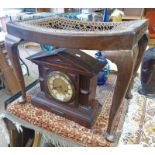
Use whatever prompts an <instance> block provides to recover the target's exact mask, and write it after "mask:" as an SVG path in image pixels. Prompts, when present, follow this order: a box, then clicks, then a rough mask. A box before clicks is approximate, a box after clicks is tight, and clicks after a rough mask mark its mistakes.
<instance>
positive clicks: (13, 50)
mask: <svg viewBox="0 0 155 155" xmlns="http://www.w3.org/2000/svg"><path fill="white" fill-rule="evenodd" d="M20 42H21V39H20V38H17V37H14V36H11V35H7V36H6V38H5V44H6V48H7V51H8V54H9V58H10V60H11V62H12V65H13V69H14V72H15V75H16V77H17V80H18V83H19V86H20V90H21V93H22V97H21V98H20V100H19V102H20V103H24V102H25V101H26V89H25V82H24V77H23V73H22V69H21V65H20V61H19V51H18V45H19V43H20Z"/></svg>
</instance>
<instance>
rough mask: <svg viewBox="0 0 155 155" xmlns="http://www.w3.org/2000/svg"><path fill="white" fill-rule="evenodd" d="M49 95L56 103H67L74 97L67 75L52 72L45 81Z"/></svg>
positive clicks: (73, 90) (71, 84) (72, 86)
mask: <svg viewBox="0 0 155 155" xmlns="http://www.w3.org/2000/svg"><path fill="white" fill-rule="evenodd" d="M47 85H48V90H49V93H50V95H51V96H52V97H53V98H55V99H56V100H58V101H61V102H69V101H70V100H71V99H72V98H73V95H74V92H75V89H74V85H73V83H72V81H71V79H70V78H69V76H68V75H66V74H64V73H62V72H59V71H53V72H51V73H50V74H49V75H48V80H47Z"/></svg>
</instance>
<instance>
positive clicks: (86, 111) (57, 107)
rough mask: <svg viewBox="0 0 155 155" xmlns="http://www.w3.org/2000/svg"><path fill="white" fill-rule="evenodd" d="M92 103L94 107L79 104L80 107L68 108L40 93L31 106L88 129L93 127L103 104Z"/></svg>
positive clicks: (32, 100)
mask: <svg viewBox="0 0 155 155" xmlns="http://www.w3.org/2000/svg"><path fill="white" fill-rule="evenodd" d="M92 102H93V104H92V105H93V106H82V105H80V104H79V106H78V107H76V106H74V105H70V106H67V107H66V105H64V104H63V103H57V102H56V101H54V100H52V101H51V100H50V99H49V98H47V97H46V95H45V94H44V92H40V93H38V94H37V95H36V96H34V97H32V99H31V104H33V105H35V106H37V107H39V108H43V109H45V110H47V111H49V112H53V113H55V114H58V115H59V116H63V117H66V118H68V119H70V120H73V121H75V122H78V123H79V124H81V125H83V126H85V127H87V128H91V127H92V125H93V123H94V121H95V120H96V118H97V116H98V115H99V113H100V111H101V104H100V103H99V102H98V101H97V100H93V101H92Z"/></svg>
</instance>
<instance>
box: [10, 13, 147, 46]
mask: <svg viewBox="0 0 155 155" xmlns="http://www.w3.org/2000/svg"><path fill="white" fill-rule="evenodd" d="M147 23H148V20H146V19H143V20H136V21H126V22H117V23H114V22H88V21H79V20H71V19H68V18H63V17H58V16H54V17H47V18H42V19H34V20H27V21H22V22H15V23H8V24H7V30H8V33H10V34H13V35H15V36H18V37H20V38H23V39H28V40H31V41H32V40H33V37H35V40H36V41H38V42H42V43H43V42H46V43H50V41H47V40H46V41H45V39H44V40H41V39H39V38H38V37H39V36H38V35H39V34H40V35H42V36H43V35H46V39H47V36H48V39H51V40H52V39H56V38H55V37H57V40H59V42H60V41H61V45H62V44H63V45H62V46H61V47H65V46H67V47H68V41H69V42H70V43H71V42H73V41H76V43H78V42H79V44H78V46H79V48H82V47H84V49H99V48H98V47H97V46H92V45H90V44H89V45H88V43H87V42H88V41H90V42H92V41H93V42H94V41H95V40H96V38H100V39H101V38H102V44H104V43H106V44H107V43H108V41H109V40H107V39H110V40H111V39H112V37H114V36H115V37H114V39H115V41H116V39H118V40H119V39H122V37H123V39H125V37H130V39H131V40H130V41H129V38H128V40H126V41H128V42H129V44H131V43H130V42H131V41H132V43H133V40H134V37H135V36H137V38H136V40H139V39H140V38H141V37H142V35H143V34H144V32H145V31H146V29H147ZM30 33H31V34H30ZM32 33H33V36H32ZM26 34H29V36H28V35H26ZM31 36H32V37H31ZM131 36H132V37H131ZM53 37H54V38H53ZM94 37H95V38H94ZM105 37H106V38H105ZM82 38H83V39H88V40H87V41H84V42H83V41H79V39H82ZM68 39H71V40H68ZM103 39H104V41H103ZM118 40H117V41H118ZM119 41H120V40H119ZM82 42H83V43H82ZM95 42H98V40H97V41H95ZM55 43H56V40H55V41H53V43H52V44H55ZM70 43H69V44H70ZM109 43H110V42H109ZM57 44H59V45H60V43H56V46H57ZM83 44H85V46H83ZM86 44H87V45H86ZM119 44H120V42H119ZM59 45H58V46H59ZM81 45H82V47H81ZM69 46H71V47H73V48H76V46H77V45H76V46H75V45H69ZM74 46H75V47H74ZM100 46H101V45H100ZM59 47H60V46H59ZM89 47H90V48H89ZM100 48H101V47H100ZM102 49H103V47H102Z"/></svg>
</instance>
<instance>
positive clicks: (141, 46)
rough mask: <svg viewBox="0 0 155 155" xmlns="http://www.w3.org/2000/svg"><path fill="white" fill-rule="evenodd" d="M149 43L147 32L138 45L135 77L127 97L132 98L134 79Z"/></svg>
mask: <svg viewBox="0 0 155 155" xmlns="http://www.w3.org/2000/svg"><path fill="white" fill-rule="evenodd" d="M147 43H148V38H147V36H146V34H145V35H143V37H142V38H141V39H140V40H139V42H138V47H139V50H138V56H137V59H136V62H135V67H134V72H133V77H132V80H131V83H130V85H129V88H128V91H127V93H126V98H127V99H131V98H132V94H131V89H132V87H133V80H134V78H135V76H136V73H137V70H138V68H139V66H140V63H141V61H142V59H143V55H144V52H145V50H146V47H147Z"/></svg>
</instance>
